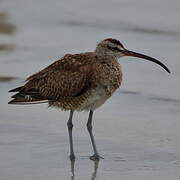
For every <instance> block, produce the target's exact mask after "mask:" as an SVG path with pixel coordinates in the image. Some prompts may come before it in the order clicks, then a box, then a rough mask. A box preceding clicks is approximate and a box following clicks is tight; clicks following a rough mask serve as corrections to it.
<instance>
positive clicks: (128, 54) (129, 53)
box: [122, 50, 171, 73]
mask: <svg viewBox="0 0 180 180" xmlns="http://www.w3.org/2000/svg"><path fill="white" fill-rule="evenodd" d="M122 53H123V54H124V55H125V56H133V57H138V58H141V59H145V60H148V61H151V62H154V63H156V64H158V65H160V66H161V67H162V68H164V69H165V70H166V71H167V72H168V73H171V71H170V70H169V69H168V68H167V66H165V65H164V64H163V63H162V62H160V61H159V60H157V59H154V58H152V57H150V56H146V55H144V54H140V53H137V52H133V51H129V50H124V51H123V52H122Z"/></svg>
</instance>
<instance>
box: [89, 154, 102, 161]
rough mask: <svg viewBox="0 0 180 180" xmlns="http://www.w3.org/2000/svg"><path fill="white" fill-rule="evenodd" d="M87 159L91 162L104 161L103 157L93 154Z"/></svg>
mask: <svg viewBox="0 0 180 180" xmlns="http://www.w3.org/2000/svg"><path fill="white" fill-rule="evenodd" d="M89 159H91V160H93V161H99V160H100V159H104V158H103V157H101V156H100V155H99V154H94V155H93V156H91V157H90V158H89Z"/></svg>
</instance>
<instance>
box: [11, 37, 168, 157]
mask: <svg viewBox="0 0 180 180" xmlns="http://www.w3.org/2000/svg"><path fill="white" fill-rule="evenodd" d="M123 56H135V57H139V58H144V59H146V60H149V61H153V62H155V63H157V64H159V65H160V66H162V67H163V68H164V69H165V70H166V71H167V72H170V71H169V69H168V68H167V67H166V66H165V65H164V64H162V63H161V62H160V61H158V60H156V59H154V58H152V57H149V56H146V55H143V54H139V53H135V52H132V51H128V50H127V49H125V48H124V46H123V45H122V44H121V43H120V41H118V40H116V39H111V38H109V39H105V40H103V41H101V42H100V43H99V44H98V45H97V47H96V49H95V51H94V52H87V53H81V54H66V55H65V56H64V57H63V58H61V59H60V60H58V61H56V62H54V63H53V64H51V65H50V66H48V67H46V68H45V69H43V70H41V71H40V72H38V73H35V74H33V75H32V76H30V77H28V78H27V80H26V83H25V85H24V86H21V87H18V88H15V89H12V90H10V92H17V93H16V94H15V95H13V96H12V98H13V100H12V101H10V102H9V103H10V104H34V103H44V102H46V103H49V106H53V107H58V108H60V109H62V110H70V117H69V120H68V130H69V139H70V158H71V159H74V158H75V156H74V151H73V141H72V127H73V124H72V116H73V112H74V110H76V111H82V110H89V111H90V113H89V118H88V123H87V128H88V131H89V134H90V137H91V141H92V145H93V149H94V155H93V156H92V157H91V159H93V160H96V159H99V158H101V157H100V156H99V154H98V152H97V148H96V145H95V141H94V137H93V134H92V115H93V111H94V110H95V109H96V108H98V107H100V106H101V105H102V104H103V103H104V102H105V101H106V100H107V99H108V98H109V97H111V95H112V94H113V93H114V92H115V90H116V89H117V88H119V86H120V85H121V81H122V71H121V66H120V64H119V63H118V61H117V60H118V58H120V57H123Z"/></svg>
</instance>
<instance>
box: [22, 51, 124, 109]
mask: <svg viewBox="0 0 180 180" xmlns="http://www.w3.org/2000/svg"><path fill="white" fill-rule="evenodd" d="M121 77H122V74H121V71H120V65H119V64H118V62H117V60H116V58H114V57H109V56H97V55H96V53H95V52H89V53H81V54H74V55H71V54H67V55H65V56H64V57H63V58H62V59H60V60H58V61H56V62H54V63H53V64H51V65H50V66H48V67H46V68H45V69H43V70H41V71H40V72H38V73H35V74H33V75H32V76H30V77H28V78H27V83H26V84H25V85H24V86H23V87H21V89H20V93H22V94H23V93H24V94H25V95H30V96H31V97H32V98H33V96H36V97H38V102H39V101H40V99H41V98H42V100H43V101H44V100H45V99H46V100H49V105H50V106H56V107H59V108H61V109H63V110H70V109H73V110H90V109H91V105H92V108H96V106H95V105H94V103H95V102H92V101H91V100H90V99H91V98H92V96H93V95H95V96H96V97H94V99H95V101H98V100H96V99H98V98H99V97H98V94H97V92H96V90H98V91H99V92H98V93H100V94H99V96H101V93H102V95H103V101H105V100H106V99H107V98H108V97H110V96H111V95H112V93H113V92H114V91H115V90H116V89H117V88H118V87H119V86H120V83H121ZM39 98H40V99H39ZM104 98H105V99H104ZM32 100H33V101H34V99H31V98H29V101H32ZM33 101H32V102H33ZM34 102H35V101H34ZM89 103H91V104H89ZM98 106H99V105H98Z"/></svg>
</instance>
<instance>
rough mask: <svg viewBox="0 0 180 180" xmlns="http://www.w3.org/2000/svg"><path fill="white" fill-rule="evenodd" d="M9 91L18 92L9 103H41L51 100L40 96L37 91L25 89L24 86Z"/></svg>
mask: <svg viewBox="0 0 180 180" xmlns="http://www.w3.org/2000/svg"><path fill="white" fill-rule="evenodd" d="M9 92H17V93H16V94H15V95H13V96H11V98H13V99H12V100H11V101H9V102H8V104H20V105H25V104H39V103H47V102H48V101H49V100H47V99H46V98H44V97H42V96H40V95H39V94H38V93H37V92H34V91H27V92H26V91H25V90H24V86H21V87H18V88H15V89H11V90H10V91H9Z"/></svg>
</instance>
